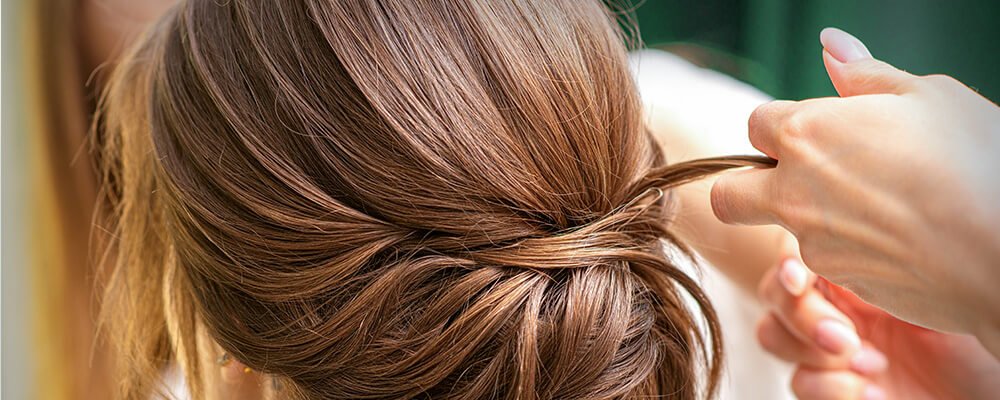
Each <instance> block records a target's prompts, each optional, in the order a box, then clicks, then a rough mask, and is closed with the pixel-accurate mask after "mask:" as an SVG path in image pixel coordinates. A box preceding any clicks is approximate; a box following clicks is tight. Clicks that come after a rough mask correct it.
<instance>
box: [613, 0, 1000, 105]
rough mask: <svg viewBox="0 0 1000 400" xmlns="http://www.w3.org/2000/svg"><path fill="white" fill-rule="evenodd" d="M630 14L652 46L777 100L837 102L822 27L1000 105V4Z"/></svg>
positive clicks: (802, 4) (811, 5)
mask: <svg viewBox="0 0 1000 400" xmlns="http://www.w3.org/2000/svg"><path fill="white" fill-rule="evenodd" d="M617 3H618V4H622V2H617ZM632 8H633V10H632V11H631V14H632V17H633V18H634V19H635V20H636V21H637V23H638V25H639V30H640V32H641V38H642V41H643V42H644V43H645V45H646V46H648V47H663V46H667V47H669V48H670V49H671V50H673V51H676V52H680V53H684V54H686V55H687V56H688V58H692V57H693V58H695V59H697V60H696V62H697V63H699V64H702V65H705V66H708V67H711V68H714V69H718V70H721V71H723V72H725V73H728V74H730V75H733V76H735V77H737V78H739V79H741V80H744V81H746V82H748V83H751V84H753V85H755V86H757V87H758V88H760V89H762V90H764V91H765V92H768V93H769V94H771V95H772V96H775V97H777V98H782V99H796V100H797V99H803V98H809V97H823V96H835V95H836V92H835V91H834V89H833V85H831V84H830V81H829V80H828V78H827V76H826V72H825V70H824V69H823V61H822V58H821V56H820V54H821V50H822V47H821V45H820V43H819V32H820V30H822V29H823V28H824V27H827V26H835V27H838V28H841V29H843V30H845V31H847V32H849V33H851V34H853V35H855V36H857V37H858V38H859V39H861V40H862V41H863V42H864V43H865V44H866V45H867V46H868V49H869V50H870V51H871V53H872V54H873V55H874V56H875V57H876V58H878V59H881V60H883V61H886V62H888V63H890V64H893V65H895V66H896V67H898V68H901V69H904V70H907V71H909V72H912V73H914V74H918V75H926V74H933V73H943V74H948V75H951V76H953V77H955V78H957V79H958V80H960V81H962V82H964V83H965V84H966V85H969V86H970V87H972V88H974V89H976V90H978V91H979V92H980V93H981V94H982V95H983V96H985V97H987V98H989V99H990V100H993V101H994V102H997V101H998V100H1000V74H998V72H1000V38H998V36H1000V1H931V0H909V1H904V0H881V1H877V0H873V1H834V0H804V1H791V0H789V1H779V0H751V1H739V0H709V1H679V0H647V1H645V2H642V3H639V0H632Z"/></svg>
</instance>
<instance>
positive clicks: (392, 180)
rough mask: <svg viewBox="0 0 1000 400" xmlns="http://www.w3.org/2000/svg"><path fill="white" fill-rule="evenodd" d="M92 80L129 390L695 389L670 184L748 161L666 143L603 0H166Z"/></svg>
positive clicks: (547, 394) (711, 334) (512, 394)
mask: <svg viewBox="0 0 1000 400" xmlns="http://www.w3.org/2000/svg"><path fill="white" fill-rule="evenodd" d="M103 104H104V108H103V113H102V115H101V116H100V118H99V120H98V127H99V128H100V129H102V130H103V131H104V140H105V143H104V147H103V149H104V150H103V151H104V153H103V154H102V156H101V158H102V160H104V161H105V164H106V167H105V174H106V175H105V178H106V181H107V189H108V195H109V196H110V198H111V199H112V203H113V204H115V207H116V208H115V210H116V211H115V213H116V216H117V219H118V221H117V224H116V227H115V231H114V232H115V236H116V238H117V242H116V253H115V260H114V261H115V263H116V267H115V269H114V272H113V274H112V277H111V283H110V284H109V286H108V288H107V293H106V298H105V302H106V303H105V306H106V308H105V314H104V318H105V321H107V322H106V323H107V324H108V329H107V332H108V334H109V335H110V336H111V341H112V343H116V344H117V345H118V346H119V353H120V354H121V357H120V358H121V361H122V363H121V368H120V371H121V373H122V377H121V379H120V380H119V381H120V382H121V383H122V388H121V391H122V395H123V397H126V398H135V397H146V396H149V395H150V393H152V391H154V390H156V385H157V379H158V376H159V375H160V374H161V373H162V368H163V367H164V365H165V364H166V363H167V362H168V361H170V360H176V361H177V362H178V363H179V364H180V365H181V367H182V369H183V370H184V373H185V375H186V376H187V377H188V380H189V384H190V386H191V387H190V390H191V391H192V393H193V394H194V396H195V397H196V398H200V397H211V389H210V388H209V386H210V384H209V383H206V380H205V378H204V377H205V376H207V375H208V372H206V369H207V368H209V366H206V365H205V362H204V360H214V359H215V358H217V357H218V356H219V355H220V354H221V352H222V351H225V352H228V353H229V354H231V355H232V356H233V357H235V358H236V359H238V360H240V361H242V362H244V363H245V364H246V365H248V366H249V367H251V368H253V369H255V370H259V371H262V372H264V373H268V374H273V375H274V376H277V377H280V379H281V381H282V385H281V386H282V390H281V391H280V392H279V393H278V394H279V395H280V396H284V397H288V398H308V399H319V398H411V397H429V398H456V399H459V398H460V399H484V398H504V399H536V398H544V399H557V398H560V399H612V398H614V399H618V398H625V399H631V398H645V397H649V396H657V397H661V398H670V399H692V398H695V397H697V396H699V393H701V394H702V395H705V396H708V395H711V394H712V393H713V392H714V388H715V386H716V383H717V381H718V378H719V375H720V365H721V364H720V361H721V356H722V350H721V338H720V333H719V324H718V321H717V318H716V316H715V312H714V311H713V309H712V307H711V305H710V304H709V302H708V300H707V299H706V297H705V295H704V293H703V292H702V290H701V289H700V288H699V287H698V285H697V283H696V282H695V281H694V280H693V279H692V278H690V277H688V275H686V274H685V273H684V272H682V271H680V270H679V269H677V268H676V267H675V266H674V265H673V263H672V261H671V258H670V257H668V255H667V253H666V250H665V247H664V241H666V242H669V243H672V244H674V245H677V246H678V247H680V248H682V249H683V248H684V247H683V246H682V245H681V244H680V243H679V242H678V241H677V239H676V238H674V236H673V235H672V233H671V231H670V229H668V221H669V220H670V213H669V207H668V205H669V203H668V199H669V196H667V195H666V194H667V192H666V190H667V189H669V188H671V187H673V186H676V185H679V184H682V183H685V182H688V181H691V180H694V179H697V178H699V177H702V176H704V175H707V174H710V173H713V172H716V171H720V170H723V169H727V168H733V167H739V166H747V165H766V164H767V161H766V159H763V158H752V157H730V158H722V159H713V160H702V161H694V162H688V163H683V164H676V165H670V166H668V165H666V164H665V163H664V160H663V156H662V155H661V152H660V150H659V147H658V145H657V144H656V143H655V141H654V140H653V138H652V136H651V135H650V134H649V133H648V132H646V131H645V130H644V128H643V126H642V123H641V115H640V114H641V107H640V102H639V100H638V97H637V94H636V90H635V88H634V84H633V81H632V78H631V76H630V74H629V71H628V69H627V65H626V48H625V42H624V41H623V38H622V35H621V33H620V29H619V27H618V26H617V25H616V24H615V22H614V19H613V14H612V13H611V12H610V11H609V10H608V9H607V8H606V7H605V6H604V5H603V4H602V3H601V2H600V1H598V0H591V1H580V0H550V1H534V0H503V1H494V0H490V1H476V0H468V1H441V0H422V1H412V0H384V1H360V0H359V1H270V0H242V1H230V2H224V3H222V4H220V2H217V1H186V2H183V3H182V4H180V5H179V6H178V7H177V8H175V9H173V10H172V11H171V12H170V13H169V14H168V15H167V16H166V17H164V19H162V20H161V21H160V23H159V24H158V25H157V26H155V27H153V28H152V29H151V31H150V32H149V33H148V36H147V37H146V38H145V39H144V40H142V41H141V43H140V45H139V46H138V48H137V49H136V50H135V51H134V53H133V54H132V56H131V58H130V59H128V60H127V61H124V62H123V63H122V65H121V66H120V67H119V68H118V69H117V71H116V72H115V74H114V77H113V78H112V80H111V84H110V87H109V90H108V92H107V93H106V97H105V99H104V103H103ZM683 292H686V293H687V294H689V295H690V297H691V298H693V299H694V304H696V305H697V309H696V310H692V309H689V307H688V301H687V300H685V296H686V295H684V294H683ZM699 315H701V316H703V317H704V321H705V322H706V324H705V325H706V327H707V328H706V329H701V328H700V322H699V321H701V319H700V318H699ZM199 335H204V336H207V337H209V338H210V339H211V340H212V341H214V342H216V343H218V346H220V347H221V349H220V350H218V351H219V353H217V354H205V353H206V352H211V351H212V350H211V347H210V346H205V345H204V343H203V342H202V339H199V337H200V336H199ZM699 375H703V376H705V377H706V378H707V379H706V380H705V386H704V390H700V389H699V382H700V379H699Z"/></svg>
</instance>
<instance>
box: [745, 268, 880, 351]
mask: <svg viewBox="0 0 1000 400" xmlns="http://www.w3.org/2000/svg"><path fill="white" fill-rule="evenodd" d="M804 269H805V267H804V266H802V264H801V262H799V261H797V260H795V259H787V260H785V261H784V262H783V263H782V265H781V267H780V269H779V272H777V273H776V276H775V277H774V278H771V279H765V280H764V281H762V282H761V287H760V295H761V298H763V299H764V301H765V303H767V304H768V305H769V306H771V308H772V309H773V310H774V313H775V315H776V316H777V319H778V320H779V321H781V322H782V323H783V324H784V325H785V326H786V327H787V328H788V329H789V330H790V331H791V332H792V334H794V335H795V336H796V337H798V338H799V339H801V340H802V341H804V342H807V343H815V344H816V345H818V346H819V347H820V348H822V349H824V350H826V351H827V352H829V353H830V354H831V355H835V356H838V357H841V358H843V360H845V362H846V360H847V358H848V357H850V356H852V355H853V354H854V353H855V352H856V351H857V350H858V349H860V348H861V339H860V338H859V337H858V334H857V332H856V331H855V328H854V323H853V322H851V320H850V319H849V318H847V316H846V315H844V314H843V313H842V312H840V310H838V309H837V308H836V307H834V306H833V304H830V302H829V301H828V300H827V299H826V297H824V296H823V294H822V293H820V292H819V291H818V290H815V289H811V288H810V290H806V291H804V292H803V293H802V294H801V295H794V294H792V293H791V292H790V291H789V290H788V289H786V287H785V284H782V283H781V280H782V279H781V278H780V276H782V275H786V276H787V275H796V274H811V273H807V272H786V271H795V270H804ZM812 279H815V278H812ZM807 280H808V278H807Z"/></svg>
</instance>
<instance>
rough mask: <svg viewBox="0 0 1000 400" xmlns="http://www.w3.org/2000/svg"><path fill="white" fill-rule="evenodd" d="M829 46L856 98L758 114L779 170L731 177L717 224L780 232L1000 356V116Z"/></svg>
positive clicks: (908, 312)
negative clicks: (769, 227)
mask: <svg viewBox="0 0 1000 400" xmlns="http://www.w3.org/2000/svg"><path fill="white" fill-rule="evenodd" d="M821 36H822V41H823V43H824V45H825V50H824V52H823V58H824V61H825V63H826V66H827V71H828V72H829V75H830V78H831V80H832V81H833V84H834V86H835V87H836V88H837V91H838V92H839V93H840V94H841V96H843V98H827V99H812V100H805V101H801V102H789V101H776V102H772V103H769V104H765V105H763V106H761V107H760V108H759V109H757V110H756V111H755V112H754V114H753V115H752V116H751V118H750V140H751V142H752V143H753V145H754V146H755V147H756V148H758V149H760V150H761V151H762V152H764V153H766V154H767V155H769V156H771V157H774V158H775V159H777V160H778V166H777V167H776V168H774V169H753V170H746V171H738V172H734V173H730V174H726V175H723V176H721V177H720V178H719V179H718V181H717V182H716V184H715V186H714V187H713V189H712V206H713V210H714V212H715V214H716V216H717V217H718V218H719V219H721V220H722V221H723V222H727V223H735V224H752V225H757V224H780V225H782V226H784V227H785V228H787V229H788V230H789V231H791V232H792V233H794V234H795V236H796V237H798V239H799V243H800V244H801V252H802V257H803V259H804V260H805V262H806V265H809V266H810V268H812V269H813V270H814V271H816V272H817V273H818V274H820V275H821V276H823V277H825V278H827V279H829V280H830V281H831V282H834V283H836V284H838V285H840V286H843V287H845V288H847V289H849V290H850V291H852V292H854V293H855V294H857V295H858V296H860V297H861V298H862V299H864V300H865V301H867V302H869V303H871V304H874V305H876V306H878V307H879V308H882V309H885V310H887V311H889V312H890V313H892V314H893V315H895V316H897V317H900V318H902V319H905V320H907V321H910V322H912V323H915V324H919V325H922V326H925V327H930V328H934V329H937V330H945V331H952V332H964V333H973V334H975V335H977V336H978V337H979V338H980V340H981V341H983V343H984V344H986V345H987V347H989V348H991V349H992V351H993V352H994V354H997V355H1000V291H998V290H996V286H997V284H998V283H1000V263H998V261H997V260H1000V177H998V173H1000V108H998V107H997V106H996V105H995V104H993V103H991V102H990V101H988V100H986V99H985V98H983V97H982V96H979V95H978V94H977V93H975V92H974V91H972V90H971V89H969V88H968V87H966V86H964V85H962V84H961V83H959V82H958V81H955V80H954V79H952V78H949V77H945V76H942V75H935V76H926V77H918V76H913V75H910V74H908V73H906V72H903V71H900V70H897V69H895V68H893V67H892V66H889V65H888V64H885V63H883V62H881V61H877V60H874V59H872V58H871V56H870V55H869V54H868V51H867V50H866V49H865V47H864V45H863V44H861V42H859V41H857V39H854V38H853V37H851V36H850V35H847V34H846V33H843V32H841V31H837V30H830V29H828V30H825V31H824V32H823V34H822V35H821Z"/></svg>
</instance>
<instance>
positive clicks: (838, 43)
mask: <svg viewBox="0 0 1000 400" xmlns="http://www.w3.org/2000/svg"><path fill="white" fill-rule="evenodd" d="M819 41H820V43H823V48H824V49H826V51H828V52H830V55H832V56H833V58H836V59H837V60H839V61H840V62H843V63H849V62H853V61H858V60H864V59H866V58H872V53H871V52H869V51H868V48H867V47H865V45H864V43H861V41H860V40H858V38H856V37H854V36H851V34H849V33H847V32H844V31H842V30H840V29H837V28H826V29H823V31H822V32H820V33H819Z"/></svg>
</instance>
